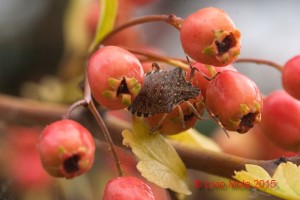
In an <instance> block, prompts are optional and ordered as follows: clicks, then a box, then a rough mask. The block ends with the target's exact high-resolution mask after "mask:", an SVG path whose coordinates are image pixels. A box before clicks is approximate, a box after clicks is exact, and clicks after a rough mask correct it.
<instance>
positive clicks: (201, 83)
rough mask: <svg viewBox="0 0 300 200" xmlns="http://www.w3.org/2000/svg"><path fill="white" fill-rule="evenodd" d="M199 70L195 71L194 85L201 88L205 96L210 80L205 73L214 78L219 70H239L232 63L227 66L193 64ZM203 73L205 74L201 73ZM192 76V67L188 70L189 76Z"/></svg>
mask: <svg viewBox="0 0 300 200" xmlns="http://www.w3.org/2000/svg"><path fill="white" fill-rule="evenodd" d="M192 66H193V67H195V68H196V69H197V70H198V71H196V72H195V77H194V79H193V85H195V86H197V87H198V88H200V91H201V95H202V96H203V98H205V94H206V88H207V86H208V83H209V80H207V79H206V78H204V76H203V74H204V75H206V76H207V77H208V78H213V77H214V76H215V75H216V74H217V73H218V72H222V71H226V70H230V71H237V70H236V69H235V68H234V67H233V66H232V65H228V66H225V67H214V66H211V65H205V64H202V63H199V62H196V63H194V64H192ZM200 72H201V73H203V74H200ZM188 77H190V68H189V70H188V72H187V78H188Z"/></svg>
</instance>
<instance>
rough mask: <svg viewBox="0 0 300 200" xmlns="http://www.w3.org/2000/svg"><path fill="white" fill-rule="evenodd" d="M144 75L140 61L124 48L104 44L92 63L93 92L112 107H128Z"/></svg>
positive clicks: (90, 79) (99, 100)
mask: <svg viewBox="0 0 300 200" xmlns="http://www.w3.org/2000/svg"><path fill="white" fill-rule="evenodd" d="M143 77H144V72H143V68H142V66H141V63H140V62H139V60H138V59H137V58H136V57H135V56H134V55H133V54H131V53H130V52H129V51H127V50H125V49H122V48H120V47H115V46H106V47H103V48H101V49H99V50H98V51H96V52H95V53H94V54H93V55H92V56H91V58H90V61H89V63H88V80H89V84H90V87H91V91H92V95H93V96H94V98H95V99H96V101H97V102H98V103H100V104H101V105H102V106H104V107H106V108H108V109H122V108H126V107H127V106H128V105H129V104H130V103H131V101H132V99H133V98H134V97H135V96H136V95H137V94H138V92H139V90H140V88H141V83H142V80H143Z"/></svg>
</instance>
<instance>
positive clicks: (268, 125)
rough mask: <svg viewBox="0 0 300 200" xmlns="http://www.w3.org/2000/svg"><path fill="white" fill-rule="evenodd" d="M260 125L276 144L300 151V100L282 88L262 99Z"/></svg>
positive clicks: (286, 148) (263, 131)
mask: <svg viewBox="0 0 300 200" xmlns="http://www.w3.org/2000/svg"><path fill="white" fill-rule="evenodd" d="M261 114H262V121H261V124H260V127H261V129H262V133H263V134H264V135H266V136H267V138H269V140H271V141H272V142H273V143H274V144H276V145H277V146H279V147H281V148H283V149H285V150H290V151H295V152H299V151H300V101H298V100H296V99H295V98H293V97H291V96H290V95H289V94H288V93H287V92H285V91H284V90H279V91H275V92H273V93H271V94H270V95H269V96H268V97H267V98H266V99H265V100H264V107H263V109H262V113H261Z"/></svg>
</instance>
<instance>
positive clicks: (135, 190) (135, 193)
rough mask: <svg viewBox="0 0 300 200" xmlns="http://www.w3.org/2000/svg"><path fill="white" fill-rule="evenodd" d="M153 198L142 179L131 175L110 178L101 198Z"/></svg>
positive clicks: (122, 199) (107, 199) (138, 199)
mask: <svg viewBox="0 0 300 200" xmlns="http://www.w3.org/2000/svg"><path fill="white" fill-rule="evenodd" d="M129 199H130V200H141V199H143V200H155V198H154V195H153V192H152V190H151V188H150V187H149V186H148V185H147V184H146V183H144V182H143V181H142V180H140V179H138V178H135V177H133V176H124V177H117V178H113V179H111V180H110V181H109V182H108V183H107V185H106V187H105V189H104V194H103V198H102V200H129Z"/></svg>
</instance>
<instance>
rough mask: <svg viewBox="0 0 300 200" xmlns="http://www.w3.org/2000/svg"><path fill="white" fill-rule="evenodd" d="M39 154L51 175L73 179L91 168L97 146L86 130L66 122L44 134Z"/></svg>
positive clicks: (71, 121)
mask: <svg viewBox="0 0 300 200" xmlns="http://www.w3.org/2000/svg"><path fill="white" fill-rule="evenodd" d="M38 151H39V154H40V158H41V161H42V164H43V167H44V169H45V170H46V171H47V172H48V173H49V174H50V175H52V176H55V177H65V178H73V177H75V176H79V175H81V174H83V173H85V172H87V171H88V170H89V169H90V168H91V166H92V164H93V162H94V154H95V143H94V140H93V137H92V135H91V134H90V132H89V131H88V130H87V129H85V128H84V127H83V126H82V125H80V124H79V123H77V122H75V121H73V120H67V119H65V120H60V121H56V122H54V123H52V124H50V125H48V126H47V127H46V128H45V129H44V130H43V132H42V134H41V136H40V138H39V141H38Z"/></svg>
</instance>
